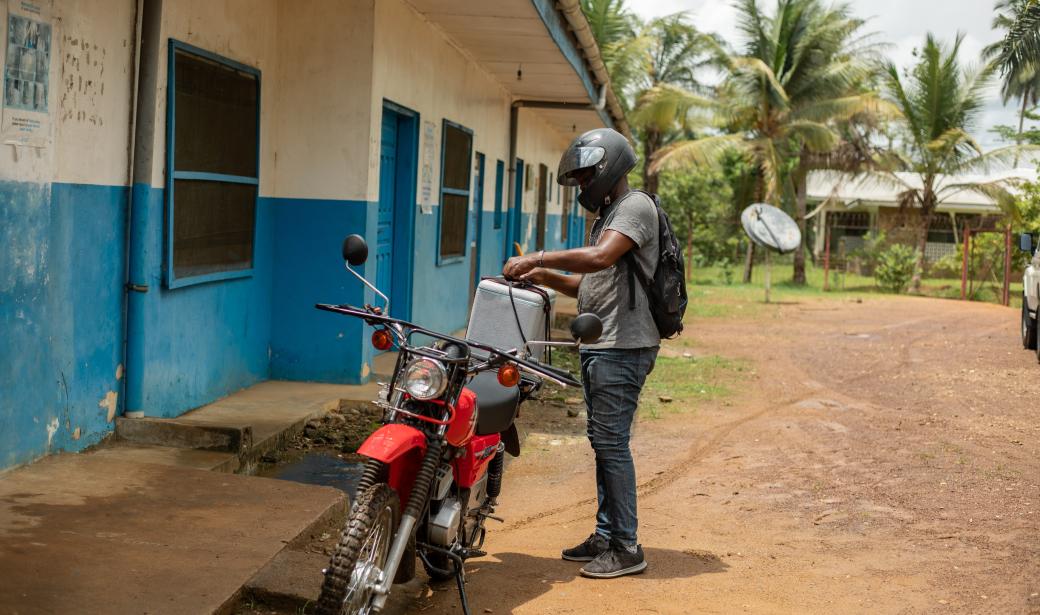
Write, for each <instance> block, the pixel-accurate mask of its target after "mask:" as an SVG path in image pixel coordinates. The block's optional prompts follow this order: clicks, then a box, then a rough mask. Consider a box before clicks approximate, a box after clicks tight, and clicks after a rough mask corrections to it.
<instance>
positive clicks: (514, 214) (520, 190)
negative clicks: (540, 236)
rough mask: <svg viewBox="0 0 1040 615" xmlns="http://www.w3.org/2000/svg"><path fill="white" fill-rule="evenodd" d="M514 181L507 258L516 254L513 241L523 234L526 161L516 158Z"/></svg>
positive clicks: (515, 241)
mask: <svg viewBox="0 0 1040 615" xmlns="http://www.w3.org/2000/svg"><path fill="white" fill-rule="evenodd" d="M513 177H514V180H515V181H514V183H513V209H512V210H511V211H510V212H509V232H508V233H506V245H505V250H506V251H505V260H508V259H509V257H511V256H515V255H516V253H515V250H514V249H513V243H519V242H520V238H521V237H523V235H522V234H521V232H520V224H521V222H522V221H523V215H522V214H523V209H524V203H523V200H524V161H523V160H521V159H519V158H517V159H516V174H515V175H514V176H513Z"/></svg>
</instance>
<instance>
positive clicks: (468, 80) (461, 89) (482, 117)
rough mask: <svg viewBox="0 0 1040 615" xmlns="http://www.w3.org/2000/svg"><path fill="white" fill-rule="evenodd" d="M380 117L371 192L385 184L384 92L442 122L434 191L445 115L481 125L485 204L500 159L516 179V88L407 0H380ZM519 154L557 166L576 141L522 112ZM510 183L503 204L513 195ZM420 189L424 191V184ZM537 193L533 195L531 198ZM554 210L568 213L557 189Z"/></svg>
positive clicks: (374, 125)
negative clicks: (512, 163)
mask: <svg viewBox="0 0 1040 615" xmlns="http://www.w3.org/2000/svg"><path fill="white" fill-rule="evenodd" d="M372 68H373V73H372V74H373V83H372V110H373V113H372V118H371V124H370V137H369V148H368V149H369V153H368V173H369V175H368V198H369V199H370V200H377V199H378V197H379V195H378V190H379V139H380V122H381V113H380V110H381V108H382V104H383V100H384V99H387V100H390V101H392V102H394V103H397V104H399V105H402V106H404V107H407V108H409V109H412V110H414V111H417V112H418V113H419V115H420V121H421V122H422V123H425V122H427V121H430V122H433V123H434V124H435V125H436V131H437V132H436V139H437V144H438V147H437V148H436V155H435V156H434V161H433V162H434V165H433V166H434V175H433V176H434V182H435V185H434V192H435V193H437V190H439V187H440V162H441V161H440V147H439V146H440V142H441V134H440V133H441V127H442V122H443V120H445V119H448V120H451V121H453V122H456V123H459V124H462V125H463V126H466V127H467V128H469V129H471V130H473V149H474V151H475V152H483V153H484V154H485V156H486V162H485V173H486V176H485V180H484V200H483V202H484V210H485V211H491V210H493V209H494V206H495V200H494V198H495V195H494V190H495V181H494V180H495V176H494V173H495V161H496V160H502V161H503V162H504V163H505V164H506V167H507V169H506V173H505V174H504V176H503V181H504V182H508V181H509V177H510V175H509V173H508V165H509V109H510V104H511V103H512V98H511V96H510V94H509V92H508V91H507V90H506V89H505V88H504V87H502V85H501V84H500V83H499V82H498V81H496V80H495V79H494V78H493V77H492V76H491V75H490V73H488V72H487V71H485V70H484V69H483V68H482V67H481V66H480V65H479V64H477V63H476V62H475V61H474V60H473V59H472V58H471V57H468V55H467V54H466V52H465V50H461V49H459V48H457V47H456V46H455V45H454V44H453V43H452V42H451V41H450V39H448V37H447V36H446V35H445V34H444V33H443V32H442V31H441V30H440V29H439V28H438V27H437V26H436V25H435V24H433V23H431V22H429V21H427V20H426V19H425V18H424V17H423V16H422V15H420V14H419V13H418V12H416V11H415V10H413V9H412V8H411V7H410V6H408V5H407V4H406V3H404V2H402V1H401V0H379V2H377V3H376V6H375V39H374V55H373V67H372ZM519 126H520V132H519V135H518V147H517V156H518V157H520V158H522V159H523V160H524V161H525V163H527V164H531V163H534V164H535V165H536V168H537V164H538V163H539V162H541V163H544V164H546V165H547V166H549V167H550V168H551V169H552V170H553V172H554V173H555V170H556V165H557V163H558V162H559V158H560V154H561V153H562V152H563V149H564V148H565V147H566V146H567V144H568V143H569V141H570V138H569V137H565V136H563V135H560V134H559V133H558V132H556V131H554V130H552V129H551V128H550V127H549V125H548V124H547V123H546V122H545V121H544V120H542V118H541V117H539V116H538V114H537V113H536V112H533V111H531V110H522V111H521V112H520V124H519ZM508 189H510V188H509V185H508V183H507V184H506V186H505V187H504V189H503V190H504V192H503V199H502V201H503V208H505V204H506V203H507V202H508V196H507V195H508V193H507V192H505V190H508ZM416 194H419V191H418V188H417V191H416ZM528 201H530V202H528ZM524 202H525V205H524V210H525V211H527V212H534V211H536V204H537V202H536V201H534V200H531V199H526V198H525V200H524ZM548 211H549V213H560V211H561V209H560V204H559V202H558V201H557V199H556V198H555V189H554V192H553V201H552V203H550V204H549V209H548Z"/></svg>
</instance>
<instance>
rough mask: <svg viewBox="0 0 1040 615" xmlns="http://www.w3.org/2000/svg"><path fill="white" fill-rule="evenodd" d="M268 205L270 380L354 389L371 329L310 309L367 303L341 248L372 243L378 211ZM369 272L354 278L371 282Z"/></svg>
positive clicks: (289, 202) (305, 202) (339, 204)
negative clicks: (358, 241)
mask: <svg viewBox="0 0 1040 615" xmlns="http://www.w3.org/2000/svg"><path fill="white" fill-rule="evenodd" d="M273 201H274V203H273V208H274V221H275V229H276V230H275V238H274V245H275V248H274V294H273V298H272V301H271V303H272V305H273V310H274V312H273V321H272V326H271V377H272V378H275V379H281V380H309V381H321V382H345V383H356V382H360V381H362V380H363V377H362V374H363V371H364V367H363V365H364V364H365V363H369V364H370V363H371V360H372V354H373V350H372V345H371V344H369V343H367V340H368V337H369V336H370V335H371V333H372V330H371V328H368V327H366V326H365V325H364V323H363V322H361V321H360V320H358V319H356V318H350V317H348V316H341V315H338V314H333V313H329V312H322V311H320V310H316V309H315V308H314V304H315V303H349V304H351V305H363V304H364V303H366V302H372V296H373V293H371V291H367V290H366V289H365V288H364V286H363V285H362V284H361V282H359V281H358V280H357V279H355V278H354V276H352V275H350V274H349V273H348V272H347V271H346V270H345V269H344V267H343V258H342V257H341V256H340V246H341V244H342V242H343V238H344V237H346V236H347V235H350V234H352V233H357V234H359V235H361V236H363V237H366V238H368V239H370V240H371V239H372V238H373V237H375V232H376V228H375V227H376V213H377V209H378V204H377V203H369V202H365V201H334V200H315V199H274V200H273ZM372 243H374V242H372ZM372 247H373V249H374V246H372ZM373 262H374V261H373ZM371 267H372V265H371V264H368V265H366V266H365V267H361V268H359V273H362V275H365V276H366V277H369V278H370V279H375V276H374V275H371V274H374V270H373V269H372V268H371ZM381 290H383V291H384V292H387V291H388V290H389V289H381ZM392 300H393V297H391V301H392ZM378 304H379V305H381V302H379V303H378Z"/></svg>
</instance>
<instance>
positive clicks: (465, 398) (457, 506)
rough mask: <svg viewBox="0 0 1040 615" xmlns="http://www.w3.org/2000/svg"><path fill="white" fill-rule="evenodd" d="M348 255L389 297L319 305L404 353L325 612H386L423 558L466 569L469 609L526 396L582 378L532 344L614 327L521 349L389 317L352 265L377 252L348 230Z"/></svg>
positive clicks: (365, 451)
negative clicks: (541, 356) (475, 565)
mask: <svg viewBox="0 0 1040 615" xmlns="http://www.w3.org/2000/svg"><path fill="white" fill-rule="evenodd" d="M343 258H344V260H345V261H346V269H347V271H349V272H350V273H351V274H353V275H354V276H355V277H357V278H358V279H359V280H361V282H362V283H363V284H365V286H367V287H368V288H370V289H372V290H373V291H374V292H375V293H376V294H377V295H378V296H379V297H381V298H382V299H383V301H384V305H383V307H382V308H379V307H374V306H371V305H366V306H365V307H363V308H358V307H351V306H348V305H328V304H318V305H317V306H316V307H317V308H318V309H321V310H326V311H329V312H335V313H337V314H343V315H346V316H353V317H355V318H360V319H362V320H364V321H365V322H366V323H367V324H368V325H370V326H372V327H373V328H374V329H375V331H374V332H373V333H372V345H373V346H375V347H376V348H377V349H379V350H390V349H392V348H396V349H397V351H398V356H397V363H396V366H395V368H394V373H393V377H392V378H391V380H390V382H389V384H388V385H385V386H384V388H383V391H382V392H381V393H380V396H379V397H380V399H379V401H377V403H378V404H379V405H380V406H381V407H382V408H383V409H384V416H383V426H382V427H380V428H379V429H378V430H376V432H375V433H373V434H372V435H371V436H369V438H368V439H367V440H366V441H365V443H364V444H363V445H362V446H361V448H359V449H358V453H360V454H361V455H363V456H365V457H366V458H367V460H366V462H365V467H364V472H363V475H362V478H361V480H360V482H359V484H358V489H357V496H356V497H355V500H354V504H353V506H352V508H351V514H350V518H349V520H348V521H347V524H346V527H345V528H344V530H343V534H342V537H341V538H340V541H339V543H338V544H337V546H336V549H335V552H334V553H333V555H332V559H331V560H330V561H329V566H328V568H326V569H325V580H324V583H323V585H322V589H321V596H320V597H319V598H318V604H317V609H316V611H315V612H316V613H318V614H320V615H341V614H351V615H353V614H359V613H360V614H367V613H376V612H379V611H380V610H381V609H382V608H383V606H384V605H385V604H386V600H387V597H388V596H389V594H390V591H391V586H392V584H394V583H403V582H406V581H409V580H411V579H412V578H413V577H414V576H415V560H416V556H418V559H419V560H420V561H421V562H422V564H423V566H424V567H425V569H426V572H427V573H428V574H429V576H430V577H431V578H432V579H434V580H438V581H444V580H449V579H455V582H456V584H457V586H458V590H459V596H460V599H461V604H462V609H463V612H464V613H466V614H467V615H468V613H469V605H468V603H467V600H466V585H465V572H464V568H463V564H464V563H465V561H466V560H467V559H468V558H471V557H479V556H483V555H486V553H485V552H484V551H482V550H481V549H482V547H483V545H484V537H485V533H486V529H485V523H486V521H487V520H488V519H494V520H495V521H502V519H500V518H498V517H496V516H495V514H494V513H495V506H496V498H497V497H498V496H499V494H500V493H501V490H502V470H503V466H504V462H505V456H504V455H505V453H509V454H511V455H513V456H514V457H515V456H518V455H519V454H520V441H519V437H518V434H517V430H516V426H515V425H514V424H513V422H514V420H515V419H516V416H517V412H518V410H519V407H520V404H521V403H523V402H524V401H525V400H526V399H528V398H529V397H530V396H531V395H533V394H534V393H535V392H536V391H538V389H539V388H540V387H541V386H542V382H543V380H550V381H553V382H556V383H558V384H560V385H564V386H580V382H579V381H578V380H577V379H576V378H575V377H574V376H572V375H571V374H570V373H568V372H566V371H564V370H561V369H558V368H554V367H552V366H550V365H545V364H543V363H541V362H539V361H537V360H535V359H533V358H532V356H531V354H532V353H531V349H530V347H531V346H533V345H548V346H563V345H569V346H574V345H579V344H582V343H592V342H594V341H596V340H597V339H599V336H600V334H601V333H602V330H603V325H602V323H601V322H600V320H599V319H598V318H597V317H596V316H594V315H592V314H582V315H580V316H578V317H577V318H576V319H575V320H574V322H573V324H572V325H571V334H572V335H573V336H574V340H575V341H574V342H552V341H537V342H534V341H532V342H527V343H525V344H524V347H523V348H513V349H500V348H495V347H493V346H490V345H487V344H482V343H478V342H474V341H472V340H464V339H459V338H455V337H452V336H448V335H443V334H441V333H437V332H434V331H430V330H428V329H424V328H423V327H420V326H417V325H414V324H412V323H409V322H405V321H403V320H400V319H396V318H391V317H390V316H389V315H388V314H389V304H390V301H389V299H388V298H387V297H386V295H384V294H383V293H381V292H380V291H379V289H377V288H376V287H375V286H373V285H372V284H371V283H369V282H368V281H367V280H365V278H364V277H362V276H361V275H359V274H358V273H357V272H356V271H354V270H353V269H352V268H351V265H353V266H355V267H356V266H358V265H361V264H363V263H364V262H365V260H366V259H367V258H368V246H367V244H366V243H365V240H364V239H363V238H361V237H360V236H358V235H351V236H349V237H347V238H346V240H344V242H343ZM504 317H505V316H504ZM416 338H418V339H416ZM431 339H432V340H433V341H432V343H430V342H429V340H431ZM422 341H425V342H426V343H425V345H420V343H419V342H422ZM402 508H403V510H402Z"/></svg>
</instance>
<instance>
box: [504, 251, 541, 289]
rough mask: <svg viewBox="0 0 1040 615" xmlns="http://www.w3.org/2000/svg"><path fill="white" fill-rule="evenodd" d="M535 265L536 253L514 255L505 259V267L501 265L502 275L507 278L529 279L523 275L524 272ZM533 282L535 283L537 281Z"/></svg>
mask: <svg viewBox="0 0 1040 615" xmlns="http://www.w3.org/2000/svg"><path fill="white" fill-rule="evenodd" d="M537 266H538V254H525V255H524V256H514V257H513V258H511V259H509V260H508V261H506V266H505V267H502V275H504V276H505V277H506V279H507V280H519V279H530V278H526V277H524V274H526V273H528V272H530V271H531V270H532V269H534V268H536V267H537ZM531 281H534V280H531ZM535 283H536V284H537V283H538V282H535Z"/></svg>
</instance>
